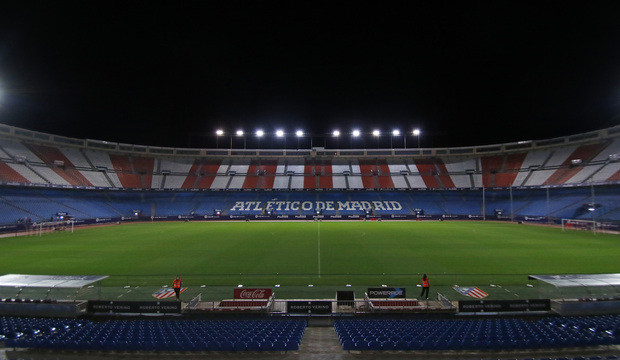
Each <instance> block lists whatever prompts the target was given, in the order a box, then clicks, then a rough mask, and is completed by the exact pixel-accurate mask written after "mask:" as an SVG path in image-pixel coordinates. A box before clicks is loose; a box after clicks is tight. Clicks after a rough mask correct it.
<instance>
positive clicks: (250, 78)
mask: <svg viewBox="0 0 620 360" xmlns="http://www.w3.org/2000/svg"><path fill="white" fill-rule="evenodd" d="M618 4H619V3H618V2H617V1H582V2H566V1H481V2H478V1H459V2H443V1H426V2H417V1H385V2H384V1H372V2H371V1H326V2H321V1H282V2H280V1H260V0H254V1H250V0H248V1H230V0H225V1H153V0H149V1H130V0H129V1H128V0H125V1H118V2H117V1H110V0H106V1H93V0H88V1H84V0H80V1H61V0H58V1H48V0H45V1H32V0H17V1H6V0H5V1H3V2H1V3H0V89H1V90H0V92H1V93H2V95H1V97H0V123H4V124H9V125H13V126H18V127H23V128H27V129H32V130H37V131H44V132H49V133H54V134H60V135H65V136H71V137H78V138H91V139H101V140H108V141H117V142H125V143H136V144H147V145H160V146H179V147H188V146H192V147H203V146H214V139H215V136H214V133H215V130H216V129H217V128H220V127H221V128H223V129H224V130H225V131H227V132H231V131H235V130H237V129H238V128H243V129H244V130H246V132H253V131H254V130H256V129H259V128H260V129H263V130H265V131H266V132H267V133H272V132H273V131H275V129H277V128H283V129H284V130H285V131H287V132H289V133H292V132H294V131H295V130H297V129H298V128H300V129H303V130H305V131H306V132H311V133H313V134H314V137H315V139H314V141H315V144H314V145H315V146H316V145H319V146H320V145H322V144H323V143H325V142H326V145H328V146H330V145H331V146H333V145H334V144H333V141H332V140H331V139H330V138H329V137H325V136H323V135H324V134H327V133H331V131H332V130H334V129H336V128H338V129H340V130H341V131H342V132H343V133H347V132H350V131H351V130H352V129H353V128H354V127H359V128H360V129H361V130H362V131H365V132H370V131H372V130H373V129H375V128H377V129H380V130H382V131H383V132H388V131H391V130H392V129H394V128H398V129H401V130H402V131H405V130H407V131H411V129H413V128H415V127H419V128H420V129H421V130H422V132H423V134H422V136H421V139H420V140H421V145H422V146H423V147H424V146H426V147H443V146H467V145H483V144H494V143H502V142H513V141H520V140H530V139H542V138H550V137H555V136H564V135H571V134H576V133H579V132H584V131H590V130H597V129H601V128H606V127H610V126H614V125H618V124H620V120H619V119H620V118H619V117H618V115H619V114H620V5H618ZM225 138H226V139H224V138H221V139H220V140H219V141H220V142H219V144H218V145H219V146H222V143H224V144H228V142H229V138H228V137H225ZM322 138H325V139H322ZM287 140H288V143H287V146H288V147H290V146H293V145H292V143H295V146H296V140H295V139H294V138H293V137H292V136H290V137H287ZM252 141H254V139H253V137H249V138H248V142H249V143H248V146H256V144H252ZM262 141H263V143H262V145H261V146H263V147H269V146H276V147H278V146H281V145H280V144H279V143H277V141H275V142H274V140H268V139H267V138H265V139H264V140H262ZM398 141H401V142H398ZM408 141H409V142H408V146H410V145H413V143H414V142H415V139H414V138H413V137H410V138H409V139H408ZM394 144H395V146H397V147H401V146H402V145H403V144H402V140H398V139H396V140H394ZM349 145H350V140H349V137H348V135H347V136H346V137H343V138H341V140H340V146H343V147H344V146H349ZM362 145H363V146H365V147H376V146H377V145H380V146H382V147H384V146H385V147H389V136H387V135H386V136H382V137H381V138H380V144H377V142H376V140H375V139H370V138H369V139H367V140H366V142H365V143H363V144H362ZM234 146H239V144H238V141H237V140H236V139H235V143H234ZM282 146H283V145H282ZM302 146H304V144H303V141H302ZM305 146H309V145H305Z"/></svg>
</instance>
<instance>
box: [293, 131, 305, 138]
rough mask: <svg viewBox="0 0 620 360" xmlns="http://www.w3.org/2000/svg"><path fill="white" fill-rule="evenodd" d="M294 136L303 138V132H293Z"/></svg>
mask: <svg viewBox="0 0 620 360" xmlns="http://www.w3.org/2000/svg"><path fill="white" fill-rule="evenodd" d="M295 135H297V137H302V136H304V132H303V131H301V130H297V131H296V132H295Z"/></svg>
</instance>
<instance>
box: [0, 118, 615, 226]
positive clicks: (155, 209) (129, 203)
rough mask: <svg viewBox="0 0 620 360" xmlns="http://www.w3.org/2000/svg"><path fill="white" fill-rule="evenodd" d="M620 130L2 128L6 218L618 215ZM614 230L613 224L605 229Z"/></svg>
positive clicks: (10, 222) (0, 217)
mask: <svg viewBox="0 0 620 360" xmlns="http://www.w3.org/2000/svg"><path fill="white" fill-rule="evenodd" d="M619 160H620V127H613V128H608V129H603V130H599V131H594V132H589V133H584V134H577V135H574V136H568V137H560V138H554V139H546V140H539V141H526V142H518V143H509V144H496V145H485V146H475V147H461V148H435V149H417V148H416V149H372V150H369V149H352V150H341V149H324V148H313V149H305V150H288V149H283V150H276V149H268V150H258V149H257V150H240V149H186V148H166V147H153V146H144V145H132V144H121V143H111V142H107V141H97V140H88V139H75V138H67V137H62V136H57V135H53V134H46V133H40V132H34V131H30V130H26V129H21V128H16V127H11V126H6V125H0V186H1V187H2V203H1V204H0V224H3V225H5V231H13V230H16V229H21V228H22V227H23V226H24V223H30V222H34V223H41V222H46V221H57V220H59V219H61V218H63V219H64V218H71V219H73V220H74V221H75V222H76V224H88V223H93V222H94V223H100V222H108V221H115V222H116V221H133V220H239V219H248V220H256V219H259V220H260V219H270V220H304V219H305V220H311V219H313V218H316V217H318V218H322V219H331V220H357V219H368V218H371V219H396V220H398V219H400V220H403V219H441V220H452V219H485V220H489V219H502V220H513V221H538V222H547V223H549V222H553V223H560V221H561V219H563V218H573V219H586V220H594V221H600V222H604V223H606V224H614V223H618V222H619V221H620V202H619V201H618V200H619V198H618V195H617V194H618V193H619V192H618V184H619V182H620V161H619ZM609 226H612V227H613V225H609Z"/></svg>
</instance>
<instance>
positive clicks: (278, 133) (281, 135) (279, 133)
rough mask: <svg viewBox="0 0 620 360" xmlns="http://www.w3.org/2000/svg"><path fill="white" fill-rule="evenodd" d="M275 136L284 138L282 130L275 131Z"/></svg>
mask: <svg viewBox="0 0 620 360" xmlns="http://www.w3.org/2000/svg"><path fill="white" fill-rule="evenodd" d="M276 136H277V137H283V136H284V131H282V130H276Z"/></svg>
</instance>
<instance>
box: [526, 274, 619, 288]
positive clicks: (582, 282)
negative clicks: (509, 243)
mask: <svg viewBox="0 0 620 360" xmlns="http://www.w3.org/2000/svg"><path fill="white" fill-rule="evenodd" d="M528 278H529V279H533V280H539V281H542V282H545V283H547V284H549V285H552V286H555V287H558V288H561V287H576V286H579V287H582V286H583V287H597V286H614V287H615V286H620V274H583V275H530V276H529V277H528Z"/></svg>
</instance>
